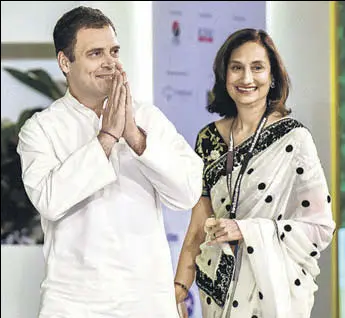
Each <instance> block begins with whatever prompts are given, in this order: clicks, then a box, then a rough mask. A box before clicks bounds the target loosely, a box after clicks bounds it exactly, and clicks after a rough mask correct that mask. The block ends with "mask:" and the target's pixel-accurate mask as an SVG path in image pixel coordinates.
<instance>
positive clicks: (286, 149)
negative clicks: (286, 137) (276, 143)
mask: <svg viewBox="0 0 345 318" xmlns="http://www.w3.org/2000/svg"><path fill="white" fill-rule="evenodd" d="M292 150H293V147H292V145H288V146H286V148H285V151H286V152H291V151H292Z"/></svg>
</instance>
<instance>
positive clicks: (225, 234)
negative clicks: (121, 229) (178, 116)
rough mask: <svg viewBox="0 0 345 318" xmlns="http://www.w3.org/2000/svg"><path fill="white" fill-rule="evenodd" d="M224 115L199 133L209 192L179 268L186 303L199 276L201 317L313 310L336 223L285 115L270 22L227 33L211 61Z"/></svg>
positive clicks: (296, 317) (304, 141)
mask: <svg viewBox="0 0 345 318" xmlns="http://www.w3.org/2000/svg"><path fill="white" fill-rule="evenodd" d="M214 73H215V84H214V87H213V95H214V101H213V102H212V104H211V105H210V106H208V110H209V111H210V112H215V113H218V114H219V115H221V116H222V117H224V118H223V119H221V120H219V121H216V122H213V123H210V124H208V125H207V126H206V127H204V128H203V129H201V131H200V132H199V134H198V136H197V141H196V148H195V150H196V152H197V153H198V154H199V155H200V156H201V158H202V159H203V161H204V175H203V181H204V185H203V194H202V197H201V198H200V200H199V202H198V203H197V205H196V206H195V207H194V208H193V211H192V218H191V222H190V225H189V228H188V231H187V234H186V238H185V241H184V244H183V247H182V250H181V254H180V259H179V263H178V267H177V271H176V276H175V294H176V301H177V303H178V304H180V305H181V303H182V304H183V300H184V299H185V297H186V296H187V291H188V288H189V287H190V286H191V285H192V283H193V281H194V279H196V283H197V285H198V287H199V291H200V300H201V305H202V313H203V317H204V318H211V317H212V318H229V317H231V318H288V317H289V318H291V317H293V318H308V317H310V313H311V309H312V307H313V303H314V292H315V291H316V290H317V288H318V287H317V285H316V283H315V278H316V277H317V275H318V274H319V267H318V264H317V260H318V258H319V257H320V252H321V251H322V250H324V249H325V248H326V247H327V246H328V245H329V244H330V242H331V240H332V235H333V232H334V229H335V223H334V221H333V219H332V212H331V197H330V195H329V191H328V187H327V183H326V180H325V176H324V172H323V169H322V166H321V163H320V160H319V158H318V155H317V151H316V148H315V144H314V142H313V139H312V136H311V134H310V132H309V131H308V129H307V128H306V127H304V126H303V124H301V123H300V122H298V121H297V120H295V119H293V118H292V117H290V116H288V115H289V113H290V111H289V110H287V109H286V106H285V102H286V99H287V97H288V94H289V78H288V75H287V72H286V70H285V68H284V65H283V63H282V60H281V58H280V56H279V54H278V52H277V50H276V48H275V46H274V44H273V42H272V39H271V38H270V37H269V36H268V35H267V33H266V32H265V31H262V30H254V29H243V30H239V31H237V32H235V33H234V34H232V35H230V36H229V38H228V39H227V40H226V41H225V43H224V44H223V45H222V47H221V48H220V50H219V51H218V53H217V56H216V59H215V62H214Z"/></svg>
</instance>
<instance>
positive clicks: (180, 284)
mask: <svg viewBox="0 0 345 318" xmlns="http://www.w3.org/2000/svg"><path fill="white" fill-rule="evenodd" d="M174 284H175V285H177V286H180V287H182V289H184V291H185V292H186V293H187V295H188V293H189V290H188V288H187V286H186V285H184V284H182V283H180V282H174Z"/></svg>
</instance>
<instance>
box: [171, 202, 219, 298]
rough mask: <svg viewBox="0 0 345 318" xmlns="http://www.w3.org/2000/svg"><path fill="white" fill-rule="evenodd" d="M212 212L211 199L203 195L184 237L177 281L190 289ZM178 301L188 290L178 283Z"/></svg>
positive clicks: (193, 212) (195, 207) (176, 294)
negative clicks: (205, 229)
mask: <svg viewBox="0 0 345 318" xmlns="http://www.w3.org/2000/svg"><path fill="white" fill-rule="evenodd" d="M211 214H212V206H211V200H210V198H209V197H206V196H202V197H201V198H200V199H199V201H198V203H197V204H196V205H195V206H194V208H193V209H192V216H191V221H190V223H189V227H188V230H187V234H186V237H185V239H184V242H183V245H182V249H181V253H180V257H179V261H178V265H177V270H176V275H175V282H178V283H181V284H183V285H184V286H186V287H187V289H189V288H190V287H191V286H192V284H193V281H194V278H195V259H196V257H197V255H198V254H199V253H200V248H199V247H200V245H201V244H202V243H203V242H204V240H205V237H206V233H205V232H204V225H205V221H206V219H207V218H209V217H210V215H211ZM175 296H176V302H177V303H180V302H182V301H183V300H184V299H185V298H186V297H187V291H186V290H185V289H184V288H183V287H181V286H180V285H178V284H175Z"/></svg>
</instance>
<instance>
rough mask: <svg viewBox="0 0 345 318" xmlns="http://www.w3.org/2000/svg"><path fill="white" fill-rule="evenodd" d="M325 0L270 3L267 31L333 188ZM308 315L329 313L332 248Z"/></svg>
mask: <svg viewBox="0 0 345 318" xmlns="http://www.w3.org/2000/svg"><path fill="white" fill-rule="evenodd" d="M329 10H330V4H329V1H318V2H316V1H310V2H307V1H275V2H273V1H272V2H271V1H269V2H268V7H267V14H268V16H267V23H268V24H267V30H268V32H269V33H270V34H271V36H272V38H273V41H274V42H275V44H276V45H277V47H278V50H279V52H280V53H281V55H282V58H283V61H284V62H285V64H286V67H287V70H288V72H289V74H290V77H291V82H292V91H291V95H290V97H289V99H288V105H289V106H290V107H291V108H292V111H293V115H295V116H296V118H297V119H299V120H300V121H302V122H303V123H304V124H305V125H306V126H307V127H308V128H309V129H310V130H311V133H312V135H313V137H314V140H315V144H316V147H317V149H318V153H319V157H320V160H321V162H322V165H323V168H324V170H325V174H326V177H327V180H328V185H329V187H331V146H330V136H331V135H330V112H331V106H330V96H331V95H330V94H331V91H330V20H329ZM320 268H321V274H320V276H319V277H318V279H317V282H318V285H319V290H318V292H317V294H316V297H315V305H314V309H313V312H312V318H326V317H331V312H332V311H331V302H332V298H331V297H332V295H331V284H332V283H333V282H332V277H331V248H330V247H329V248H328V249H327V250H326V251H324V252H323V253H322V254H321V259H320Z"/></svg>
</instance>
